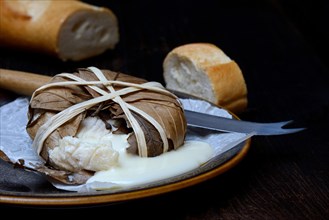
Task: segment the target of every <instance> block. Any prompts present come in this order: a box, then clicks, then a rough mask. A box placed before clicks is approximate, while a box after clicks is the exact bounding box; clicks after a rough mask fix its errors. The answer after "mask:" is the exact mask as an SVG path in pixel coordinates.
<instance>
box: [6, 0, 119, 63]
mask: <svg viewBox="0 0 329 220" xmlns="http://www.w3.org/2000/svg"><path fill="white" fill-rule="evenodd" d="M0 7H1V8H0V16H1V26H0V45H1V46H6V47H10V48H18V49H25V50H27V49H28V50H32V51H35V52H41V53H47V54H51V55H55V56H57V57H58V58H60V59H61V60H63V61H66V60H73V61H79V60H83V59H87V58H90V57H93V56H96V55H99V54H101V53H103V52H105V51H106V50H108V49H113V48H114V47H115V46H116V44H117V43H118V42H119V28H118V21H117V17H116V15H115V14H114V13H113V12H112V11H111V10H110V9H108V8H105V7H96V6H93V5H90V4H87V3H83V2H80V1H77V0H65V1H57V0H42V1H33V0H25V1H19V0H1V1H0Z"/></svg>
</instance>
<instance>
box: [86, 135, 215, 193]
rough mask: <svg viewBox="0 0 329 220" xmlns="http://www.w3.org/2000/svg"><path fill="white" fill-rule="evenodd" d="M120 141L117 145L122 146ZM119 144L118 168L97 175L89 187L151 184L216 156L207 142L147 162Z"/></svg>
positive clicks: (91, 179)
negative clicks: (105, 184)
mask: <svg viewBox="0 0 329 220" xmlns="http://www.w3.org/2000/svg"><path fill="white" fill-rule="evenodd" d="M121 136H122V135H121ZM117 138H118V139H121V141H123V140H124V139H125V137H123V136H122V137H117ZM121 141H118V142H120V143H122V142H121ZM120 143H119V144H117V142H113V146H114V148H116V150H118V151H119V155H120V156H119V163H118V165H117V166H114V167H112V168H110V169H109V170H105V171H98V172H96V173H95V175H94V176H93V177H91V178H90V179H89V180H88V181H87V183H92V182H110V183H113V184H117V186H116V187H118V186H120V187H131V186H136V185H140V184H145V183H150V182H153V181H157V180H161V179H165V178H169V177H173V176H175V175H179V174H182V173H184V172H187V171H190V170H192V169H195V168H197V167H199V166H200V165H201V164H203V163H205V162H206V161H207V160H208V159H209V158H211V156H212V155H213V153H214V152H213V148H212V147H211V146H210V145H209V144H207V143H205V142H200V141H187V142H185V144H184V145H183V146H182V147H180V148H178V149H177V150H174V151H170V152H167V153H164V154H161V155H160V156H157V157H151V158H144V157H139V156H137V155H131V154H127V153H126V150H125V147H126V146H124V147H123V146H122V144H120ZM120 145H121V146H120ZM117 147H118V148H117ZM119 148H120V149H119Z"/></svg>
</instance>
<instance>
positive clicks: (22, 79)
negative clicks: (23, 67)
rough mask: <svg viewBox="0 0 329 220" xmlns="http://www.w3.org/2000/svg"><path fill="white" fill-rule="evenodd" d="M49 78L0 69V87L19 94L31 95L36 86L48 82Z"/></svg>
mask: <svg viewBox="0 0 329 220" xmlns="http://www.w3.org/2000/svg"><path fill="white" fill-rule="evenodd" d="M50 79H51V77H50V76H45V75H40V74H35V73H30V72H23V71H17V70H8V69H0V88H2V89H6V90H9V91H12V92H15V93H17V94H20V95H26V96H31V95H32V94H33V92H34V91H35V90H36V89H37V88H39V87H40V86H42V85H44V84H46V83H48V82H49V81H50Z"/></svg>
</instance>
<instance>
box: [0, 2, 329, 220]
mask: <svg viewBox="0 0 329 220" xmlns="http://www.w3.org/2000/svg"><path fill="white" fill-rule="evenodd" d="M88 2H92V1H88ZM246 2H248V3H245V2H244V1H227V2H226V1H207V0H206V1H201V2H199V1H198V2H189V1H185V2H183V1H177V0H176V1H165V2H163V3H160V2H158V1H131V2H129V3H128V2H122V1H105V0H104V1H97V4H98V5H104V6H108V7H110V8H111V9H112V10H113V11H114V12H115V13H116V14H117V16H118V19H119V25H120V35H121V36H120V43H119V44H118V46H117V47H116V48H115V49H114V50H113V51H107V52H106V53H104V54H102V55H100V56H98V57H95V58H91V59H88V60H85V61H81V62H61V61H59V60H57V59H56V58H53V57H47V56H45V55H40V54H34V53H30V52H26V51H25V52H22V51H13V50H9V49H1V51H2V53H1V58H0V60H1V62H0V65H1V68H8V69H15V70H22V71H28V72H34V73H39V74H45V75H50V76H51V75H54V74H57V73H60V72H72V71H75V69H76V68H78V67H88V66H97V67H101V68H108V69H112V70H115V71H121V72H125V73H128V74H132V75H136V76H140V77H144V78H146V79H148V80H154V81H159V82H161V83H163V78H162V71H163V70H162V62H163V59H164V57H165V55H166V54H167V53H168V52H169V51H170V50H171V49H173V48H174V47H176V46H179V45H182V44H185V43H191V42H210V43H213V44H216V45H217V46H219V47H220V48H222V49H223V51H225V52H226V53H227V55H228V56H230V57H231V58H232V59H234V60H235V61H236V62H237V63H238V64H239V65H240V67H241V69H242V71H243V73H244V77H245V80H246V83H247V86H248V100H249V106H248V109H247V110H246V111H245V112H244V113H242V114H240V115H238V116H239V117H240V118H241V119H244V120H251V121H258V122H274V121H282V120H290V119H299V120H300V121H299V122H300V124H301V125H305V126H307V127H308V129H307V130H305V131H303V132H300V133H296V134H292V135H284V136H267V137H259V136H258V137H254V138H252V143H251V147H250V150H249V152H248V154H247V155H246V156H245V157H244V158H243V160H242V161H241V162H240V163H239V164H238V165H237V166H235V167H233V168H232V169H230V170H229V171H227V172H225V173H224V174H221V175H219V176H217V177H215V178H212V179H210V180H208V181H205V182H202V183H200V184H197V185H195V186H192V187H187V188H184V189H181V190H177V191H174V192H170V193H166V194H162V195H157V196H152V197H147V198H142V199H137V200H133V201H129V202H122V203H118V204H102V205H100V206H83V207H48V208H47V207H43V208H40V207H35V206H32V207H31V206H21V205H17V206H16V205H7V204H1V205H0V213H1V214H3V213H5V212H10V213H12V214H16V211H17V212H21V213H22V214H23V215H24V213H26V216H28V215H29V214H31V215H34V213H36V211H37V212H38V213H40V214H41V213H42V212H43V211H46V212H47V216H64V215H66V214H69V213H71V214H75V215H77V214H87V213H88V214H92V215H93V214H94V213H98V212H102V216H103V217H106V218H107V219H112V218H113V217H114V216H117V217H120V218H123V219H124V218H126V217H129V216H131V217H133V218H135V219H142V218H145V219H312V220H313V219H317V220H319V219H328V217H329V162H328V161H329V159H328V158H329V141H328V134H329V133H328V132H329V130H328V128H329V126H328V125H329V117H328V113H329V107H328V106H329V70H328V66H326V65H325V63H324V62H322V61H323V59H320V58H319V56H318V54H317V53H316V52H315V51H316V50H314V48H312V44H311V43H310V42H308V41H307V40H306V38H304V36H303V34H302V33H301V32H299V30H298V29H297V28H296V26H294V23H293V22H290V20H288V18H287V17H285V16H283V14H282V13H280V11H279V10H277V9H276V8H275V7H273V5H272V4H271V3H270V2H273V1H268V2H267V1H246ZM94 4H96V3H94ZM0 80H1V79H0ZM16 97H17V95H16V94H14V93H12V92H9V91H5V90H1V91H0V101H1V104H4V103H7V102H8V101H11V100H14V99H15V98H16ZM0 175H2V174H0ZM0 178H1V177H0ZM2 181H4V180H2ZM104 214H105V215H104ZM95 217H97V214H95Z"/></svg>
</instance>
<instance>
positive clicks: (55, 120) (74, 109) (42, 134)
mask: <svg viewBox="0 0 329 220" xmlns="http://www.w3.org/2000/svg"><path fill="white" fill-rule="evenodd" d="M88 69H89V70H91V71H92V72H93V73H94V74H95V75H96V76H97V78H98V79H99V81H86V80H84V79H82V78H80V77H78V76H75V75H73V74H70V73H61V74H58V75H57V76H61V77H65V78H68V79H71V80H72V81H67V82H55V83H49V84H46V85H44V86H41V87H40V88H38V89H37V90H35V91H34V93H33V95H32V98H31V100H32V99H33V97H34V96H36V95H37V94H38V93H40V91H42V90H44V89H47V88H50V87H57V86H64V85H81V86H88V87H89V88H91V89H93V90H94V91H96V92H97V93H99V94H100V95H101V96H99V97H96V98H93V99H90V100H87V101H84V102H81V103H77V104H75V105H73V106H71V107H69V108H67V109H65V110H63V111H60V112H59V113H57V114H56V115H54V116H53V117H52V118H51V119H49V120H48V121H46V123H44V124H43V125H42V126H40V128H39V129H38V131H37V133H36V136H35V138H34V140H33V144H32V146H33V147H34V148H35V149H36V150H37V152H38V154H40V152H41V151H42V148H43V144H44V142H45V140H46V139H47V137H48V136H49V135H50V134H51V133H52V132H53V131H55V130H56V129H57V128H58V127H60V126H61V125H63V124H64V123H65V122H67V121H69V120H70V119H72V118H73V117H75V116H77V115H78V114H80V113H82V112H83V111H86V110H88V109H90V108H91V107H93V106H95V105H97V104H98V103H101V102H105V101H107V100H113V101H114V102H116V103H118V104H119V105H120V107H121V108H122V110H123V112H124V113H125V115H126V117H127V119H128V121H129V123H130V124H131V126H132V129H133V131H134V133H135V135H136V140H137V145H138V150H139V155H140V156H141V157H147V156H148V155H147V146H146V140H145V134H144V132H143V130H142V129H141V127H140V125H139V123H138V122H137V120H136V118H135V117H134V116H133V115H132V112H135V113H137V114H139V115H141V116H142V117H144V118H145V119H146V120H148V121H149V122H150V123H151V124H152V125H153V126H154V127H155V128H156V129H157V131H158V132H159V134H160V137H161V139H162V142H163V152H167V151H168V148H169V146H168V140H167V136H166V133H165V131H164V129H163V128H162V126H161V125H160V124H159V123H158V122H157V121H156V120H155V119H154V118H153V117H151V116H150V115H149V114H147V113H145V112H144V111H142V110H140V109H138V108H136V107H135V106H132V105H130V104H129V103H126V102H125V101H124V100H123V99H122V98H121V97H120V95H125V94H129V93H132V92H135V91H138V90H142V89H148V90H151V91H156V92H160V93H164V94H169V95H171V96H174V95H173V94H172V93H170V92H169V91H167V90H165V89H164V87H163V86H162V85H161V84H160V83H158V82H146V83H143V84H135V83H128V82H123V81H113V80H107V79H106V78H105V76H104V74H103V72H102V71H101V70H100V69H98V68H96V67H88ZM100 84H102V85H104V86H105V87H106V88H107V89H108V90H109V92H108V91H105V90H103V89H101V88H99V87H97V86H96V85H100ZM112 85H121V86H125V87H124V88H123V89H120V90H117V91H115V90H114V88H113V86H112Z"/></svg>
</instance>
